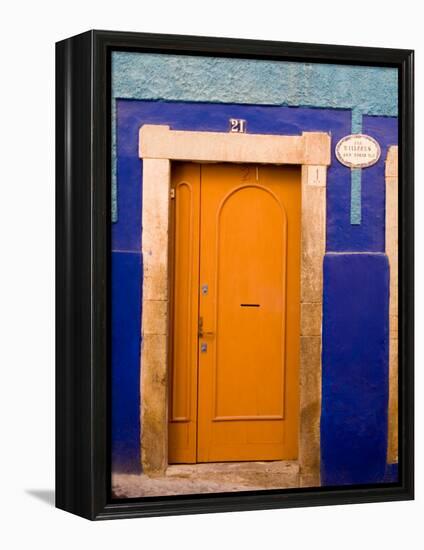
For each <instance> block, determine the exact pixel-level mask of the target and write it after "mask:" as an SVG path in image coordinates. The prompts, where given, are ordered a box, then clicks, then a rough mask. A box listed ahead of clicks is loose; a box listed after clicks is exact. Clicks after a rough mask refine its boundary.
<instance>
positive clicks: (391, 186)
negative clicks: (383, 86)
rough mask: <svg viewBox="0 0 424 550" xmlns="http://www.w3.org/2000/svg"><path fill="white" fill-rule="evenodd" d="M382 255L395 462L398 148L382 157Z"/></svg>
mask: <svg viewBox="0 0 424 550" xmlns="http://www.w3.org/2000/svg"><path fill="white" fill-rule="evenodd" d="M386 254H387V257H388V259H389V266H390V301H389V333H390V340H389V418H388V421H389V425H388V441H387V443H388V447H387V462H388V463H389V464H393V463H395V462H397V461H398V147H397V146H395V145H393V146H391V147H389V150H388V153H387V158H386Z"/></svg>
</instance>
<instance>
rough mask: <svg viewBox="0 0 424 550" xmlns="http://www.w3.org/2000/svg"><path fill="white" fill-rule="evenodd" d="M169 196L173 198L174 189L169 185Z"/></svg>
mask: <svg viewBox="0 0 424 550" xmlns="http://www.w3.org/2000/svg"><path fill="white" fill-rule="evenodd" d="M169 196H170V197H171V199H175V189H174V188H173V187H171V190H170V192H169Z"/></svg>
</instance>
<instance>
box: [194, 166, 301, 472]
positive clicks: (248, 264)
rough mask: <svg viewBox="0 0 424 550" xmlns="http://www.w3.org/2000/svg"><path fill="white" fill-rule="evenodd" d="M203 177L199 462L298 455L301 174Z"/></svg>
mask: <svg viewBox="0 0 424 550" xmlns="http://www.w3.org/2000/svg"><path fill="white" fill-rule="evenodd" d="M201 181H202V194H201V235H200V240H201V253H200V254H201V255H200V281H199V282H200V285H205V284H207V285H208V293H207V294H202V293H201V294H200V298H199V304H200V316H201V317H202V319H203V326H204V333H205V336H204V337H203V338H201V339H200V345H202V344H206V346H207V350H206V351H204V352H202V351H200V353H199V394H198V456H197V460H198V461H199V462H208V461H227V460H228V461H230V460H235V461H236V460H278V459H283V458H284V459H290V458H291V459H294V458H297V433H298V431H297V424H298V361H299V326H300V305H299V302H300V300H299V268H300V225H299V224H300V170H299V169H298V168H291V167H290V168H289V167H284V168H283V167H274V166H269V167H265V166H263V167H258V168H256V166H252V165H244V166H243V165H230V164H227V165H225V164H223V165H204V166H202V169H201ZM292 241H293V242H292ZM288 325H290V326H291V333H290V334H287V329H288ZM207 332H209V333H210V334H206V333H207ZM288 336H291V339H290V340H289V342H290V346H286V338H287V337H288ZM289 394H290V395H289Z"/></svg>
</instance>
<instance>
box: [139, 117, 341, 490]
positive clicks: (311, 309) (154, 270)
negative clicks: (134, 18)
mask: <svg viewBox="0 0 424 550" xmlns="http://www.w3.org/2000/svg"><path fill="white" fill-rule="evenodd" d="M139 156H140V158H141V159H142V160H143V208H142V231H143V233H142V253H143V292H142V296H143V297H142V343H141V365H140V368H141V378H140V380H141V382H140V398H141V435H140V438H141V456H142V466H143V471H144V473H146V474H150V475H154V474H162V473H164V472H165V470H166V468H167V466H168V376H167V372H168V327H169V319H168V311H169V296H170V294H169V279H170V277H169V250H170V234H171V233H170V231H169V206H170V182H171V162H172V161H176V160H179V161H192V162H231V163H255V164H297V165H300V166H301V170H302V177H301V186H302V198H301V201H302V203H301V204H302V206H301V269H300V277H301V290H300V296H301V331H300V339H301V342H300V344H301V345H300V371H299V378H300V379H299V384H300V404H299V406H300V416H299V453H298V463H299V469H300V480H301V486H309V487H311V486H318V485H320V415H321V370H322V366H321V348H322V288H323V275H322V273H323V260H324V254H325V233H326V177H327V166H329V165H330V163H331V137H330V135H329V134H327V133H324V132H303V133H302V134H301V135H298V136H286V135H264V134H244V133H243V134H242V133H234V134H233V133H222V132H191V131H176V130H171V129H170V128H169V126H163V125H143V126H142V127H141V128H140V133H139Z"/></svg>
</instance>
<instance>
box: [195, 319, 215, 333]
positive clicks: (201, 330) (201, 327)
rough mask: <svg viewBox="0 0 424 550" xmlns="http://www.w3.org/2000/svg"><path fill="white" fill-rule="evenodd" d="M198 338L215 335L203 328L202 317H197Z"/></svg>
mask: <svg viewBox="0 0 424 550" xmlns="http://www.w3.org/2000/svg"><path fill="white" fill-rule="evenodd" d="M197 334H198V336H199V338H206V337H207V336H215V333H214V332H211V331H204V330H203V317H199V328H198V332H197Z"/></svg>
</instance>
